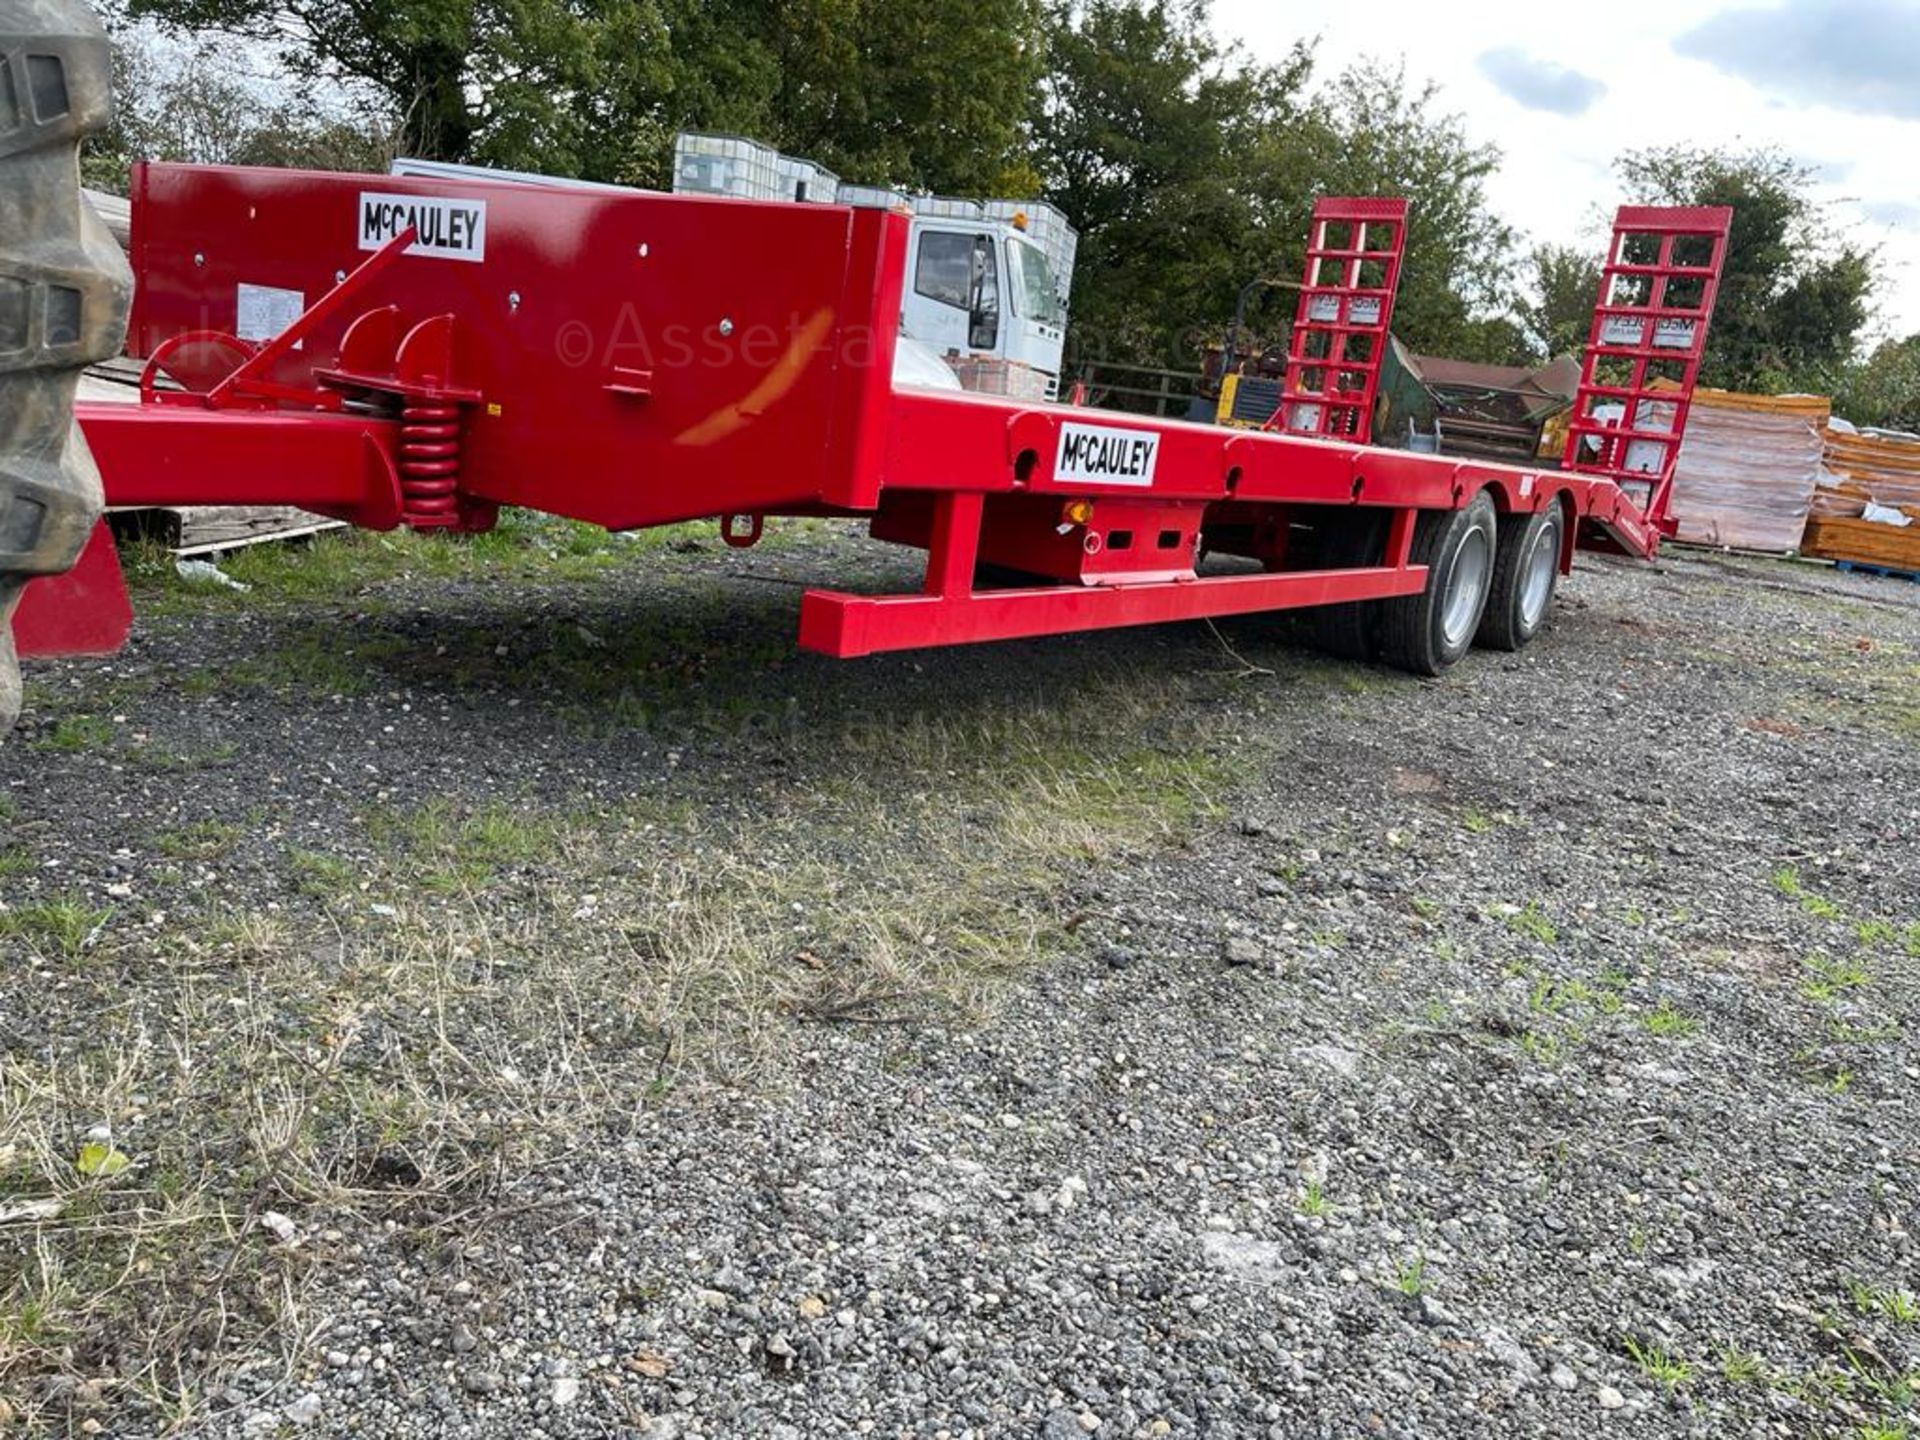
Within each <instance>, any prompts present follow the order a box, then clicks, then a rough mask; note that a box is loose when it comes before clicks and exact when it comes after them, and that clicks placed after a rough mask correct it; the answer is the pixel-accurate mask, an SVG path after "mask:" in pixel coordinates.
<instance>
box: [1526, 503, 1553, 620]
mask: <svg viewBox="0 0 1920 1440" xmlns="http://www.w3.org/2000/svg"><path fill="white" fill-rule="evenodd" d="M1559 564H1560V527H1559V526H1558V525H1555V524H1552V523H1551V522H1549V523H1548V524H1545V525H1542V526H1541V527H1540V528H1539V530H1537V531H1536V532H1535V533H1534V537H1533V551H1532V553H1530V554H1529V555H1528V556H1527V573H1526V578H1525V579H1524V580H1523V581H1522V582H1521V585H1520V625H1521V628H1522V629H1525V630H1531V629H1533V628H1534V627H1535V626H1537V625H1538V624H1539V623H1540V622H1541V620H1542V619H1544V618H1545V617H1546V613H1547V601H1548V600H1549V599H1550V598H1551V597H1552V595H1553V572H1554V570H1555V569H1556V568H1558V566H1559Z"/></svg>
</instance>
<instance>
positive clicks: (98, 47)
mask: <svg viewBox="0 0 1920 1440" xmlns="http://www.w3.org/2000/svg"><path fill="white" fill-rule="evenodd" d="M110 59H111V51H110V50H109V48H108V45H107V37H106V34H105V32H104V31H102V30H101V28H100V23H99V21H97V20H96V19H94V17H93V15H92V14H91V12H89V11H88V9H87V7H86V6H85V5H84V4H82V3H80V0H4V3H0V81H5V82H6V83H4V84H0V736H4V735H5V734H6V733H7V731H8V730H9V729H11V728H12V725H13V720H14V716H15V714H16V713H17V712H18V710H19V707H20V677H19V672H18V670H17V668H16V666H15V657H14V646H13V638H12V633H11V625H12V615H13V607H14V605H15V603H16V602H17V601H18V600H19V598H20V592H21V590H22V589H23V588H24V587H25V586H26V584H27V582H28V581H29V580H32V579H33V578H34V577H35V576H39V575H58V574H60V573H61V572H62V571H65V570H67V569H69V568H70V567H71V566H72V565H73V562H74V560H75V558H76V557H77V556H78V555H79V554H80V548H81V546H83V545H84V544H85V543H86V540H87V535H88V533H89V532H90V531H91V530H92V529H93V523H94V521H95V520H96V519H98V518H99V515H100V503H101V496H100V475H99V472H98V471H97V470H95V469H94V467H93V460H92V458H91V457H90V456H89V455H88V454H87V445H86V440H85V439H84V437H82V436H81V434H80V431H79V428H78V427H77V426H76V425H75V424H74V421H73V394H74V387H75V386H76V385H77V384H78V383H79V378H80V372H81V371H82V370H83V369H84V368H85V367H86V366H87V365H88V363H89V362H91V361H95V360H103V359H105V358H106V357H107V356H109V355H117V354H118V353H119V352H120V349H121V342H122V340H123V339H124V337H125V334H126V322H127V300H128V297H129V295H130V294H131V293H132V289H133V277H132V276H131V274H129V273H128V270H127V261H126V257H125V256H124V255H122V254H121V252H120V247H119V245H118V243H117V242H116V241H115V240H114V238H113V236H112V235H111V234H110V233H108V231H107V227H106V226H105V225H103V224H102V223H101V222H100V219H99V217H98V216H96V215H95V214H94V213H93V211H92V210H91V209H89V208H88V206H87V205H86V203H85V202H84V201H83V200H82V199H81V197H80V166H79V154H80V142H81V140H82V139H83V138H84V137H85V136H86V135H87V134H88V133H89V132H90V131H94V130H99V129H101V128H103V127H104V126H105V125H106V124H107V122H108V120H109V119H110V118H111V115H112V108H111V106H110V105H109V103H108V96H107V82H108V74H109V70H110Z"/></svg>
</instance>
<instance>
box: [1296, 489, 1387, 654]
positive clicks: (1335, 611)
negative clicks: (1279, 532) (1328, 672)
mask: <svg viewBox="0 0 1920 1440" xmlns="http://www.w3.org/2000/svg"><path fill="white" fill-rule="evenodd" d="M1318 524H1319V529H1320V545H1319V556H1318V563H1319V564H1320V566H1321V567H1322V568H1323V569H1328V570H1351V569H1356V568H1359V567H1361V566H1366V565H1378V564H1379V563H1380V556H1381V552H1382V551H1383V550H1385V548H1386V543H1387V512H1386V511H1384V510H1375V509H1365V510H1350V511H1329V512H1328V513H1327V514H1326V515H1325V516H1324V517H1323V518H1322V519H1321V520H1320V521H1319V522H1318ZM1312 617H1313V618H1312V621H1311V623H1312V626H1313V643H1314V644H1315V645H1316V646H1318V647H1319V648H1320V649H1322V650H1324V651H1326V652H1327V654H1329V655H1333V656H1336V657H1338V658H1339V659H1341V660H1372V659H1374V658H1375V657H1376V656H1377V655H1378V654H1379V649H1380V647H1379V640H1378V635H1379V629H1380V602H1379V601H1377V600H1343V601H1342V602H1340V603H1339V604H1338V605H1317V606H1315V607H1314V609H1313V611H1312Z"/></svg>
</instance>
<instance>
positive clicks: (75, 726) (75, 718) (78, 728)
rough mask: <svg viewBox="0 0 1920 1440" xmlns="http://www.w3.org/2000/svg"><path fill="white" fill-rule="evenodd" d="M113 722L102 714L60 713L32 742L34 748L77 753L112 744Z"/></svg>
mask: <svg viewBox="0 0 1920 1440" xmlns="http://www.w3.org/2000/svg"><path fill="white" fill-rule="evenodd" d="M113 734H114V724H113V722H112V721H111V720H109V719H107V718H106V716H104V715H62V716H61V717H60V718H59V719H57V720H55V721H54V722H53V725H52V727H51V728H49V729H48V730H47V732H46V733H45V734H44V735H41V736H40V737H39V738H38V739H36V740H35V741H34V742H33V748H34V749H36V750H46V751H55V752H59V753H61V754H67V755H78V754H83V753H85V752H86V751H89V750H104V749H106V748H107V747H108V746H110V745H112V744H113Z"/></svg>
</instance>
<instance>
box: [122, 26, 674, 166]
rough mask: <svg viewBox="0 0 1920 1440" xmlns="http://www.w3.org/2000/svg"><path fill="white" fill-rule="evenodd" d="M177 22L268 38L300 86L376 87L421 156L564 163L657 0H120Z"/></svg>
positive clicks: (404, 142) (181, 29)
mask: <svg viewBox="0 0 1920 1440" xmlns="http://www.w3.org/2000/svg"><path fill="white" fill-rule="evenodd" d="M126 5H127V13H128V14H129V15H130V16H131V17H133V18H135V19H141V18H151V19H153V20H155V21H156V22H158V23H159V24H161V25H163V26H165V27H166V28H168V29H169V30H172V31H174V32H176V33H203V32H208V31H217V32H225V33H229V34H234V35H238V36H242V37H247V38H249V39H251V40H253V41H255V42H257V43H260V44H262V45H266V46H270V47H271V48H272V49H273V50H274V51H275V52H276V53H277V55H278V57H279V59H280V62H281V63H282V64H283V65H284V67H285V68H286V69H287V71H288V72H289V73H291V74H293V75H295V76H298V77H300V78H301V79H302V80H303V81H304V82H306V83H308V84H309V85H316V84H324V83H326V82H333V83H336V84H347V85H352V86H355V87H359V88H362V89H364V90H366V91H368V92H370V93H371V94H373V95H375V96H377V97H378V98H379V101H380V104H381V108H382V109H383V110H384V112H385V118H386V119H387V120H389V121H390V123H391V125H392V128H393V129H394V130H395V131H396V132H397V134H398V136H399V139H400V144H401V146H402V148H404V149H405V150H407V151H409V152H410V153H413V154H416V155H422V156H426V157H429V158H436V159H449V160H467V159H484V160H490V161H493V162H495V163H499V164H505V165H529V166H537V165H541V164H545V165H548V166H550V167H551V168H554V169H556V170H558V171H559V172H560V173H572V170H573V169H574V168H577V165H578V162H579V156H580V154H581V152H582V150H583V148H584V146H585V144H586V142H587V141H588V140H589V139H590V138H592V139H597V138H598V137H595V136H593V135H592V134H591V132H590V131H589V129H588V124H589V120H590V118H591V115H592V107H591V105H590V103H588V97H591V96H593V95H595V94H597V93H600V92H602V91H603V90H605V89H608V88H618V87H620V86H621V85H623V84H626V83H628V77H629V72H631V71H633V70H635V69H643V70H644V69H647V68H648V67H649V66H650V64H651V57H652V55H653V54H654V53H655V50H656V49H657V47H656V46H650V45H649V44H648V43H647V42H648V40H649V39H650V38H657V37H658V36H659V35H660V34H661V33H663V32H662V30H661V22H660V17H659V13H658V9H657V6H656V3H655V0H572V3H563V0H381V3H379V4H343V3H340V0H126Z"/></svg>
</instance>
